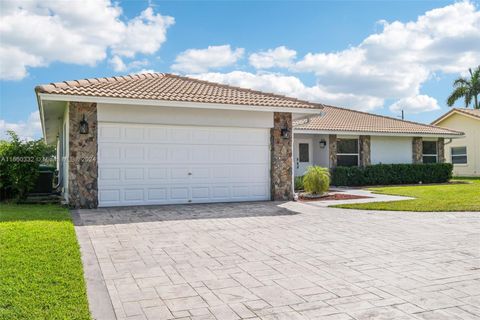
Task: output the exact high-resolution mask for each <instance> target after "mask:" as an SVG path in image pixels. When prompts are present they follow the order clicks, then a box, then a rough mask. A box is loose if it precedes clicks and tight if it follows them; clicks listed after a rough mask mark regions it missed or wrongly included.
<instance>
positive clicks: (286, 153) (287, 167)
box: [270, 112, 293, 201]
mask: <svg viewBox="0 0 480 320" xmlns="http://www.w3.org/2000/svg"><path fill="white" fill-rule="evenodd" d="M284 128H287V129H288V138H286V139H285V138H283V137H282V129H284ZM292 138H293V130H292V114H291V113H283V112H274V114H273V128H272V129H271V130H270V140H271V142H270V144H271V157H270V158H271V167H270V175H271V198H272V200H280V201H286V200H292V199H293V185H292Z"/></svg>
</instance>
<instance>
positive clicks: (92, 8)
mask: <svg viewBox="0 0 480 320" xmlns="http://www.w3.org/2000/svg"><path fill="white" fill-rule="evenodd" d="M1 6H2V8H1V9H2V10H1V12H2V13H1V15H2V22H1V28H0V41H1V45H2V46H1V47H2V49H1V50H0V63H1V64H0V67H1V77H2V80H1V82H0V90H1V91H0V107H1V114H0V119H1V120H0V129H2V130H5V129H10V128H11V129H16V130H17V131H19V132H20V133H21V135H22V136H26V137H39V136H40V132H41V131H40V128H39V123H38V115H37V114H36V110H37V106H36V99H35V94H34V91H33V89H34V87H35V85H38V84H43V83H49V82H56V81H62V80H71V79H81V78H89V77H104V76H113V75H122V74H128V73H135V72H145V71H156V72H174V73H180V74H185V75H191V76H194V77H198V78H202V79H207V80H211V81H219V82H224V83H229V84H233V85H241V86H245V87H250V88H254V89H260V90H264V91H270V92H277V93H281V94H286V95H290V96H295V97H299V98H302V99H307V100H311V101H318V102H324V103H329V104H333V105H338V106H344V107H348V108H354V109H357V110H364V111H369V112H374V113H379V114H385V115H389V116H399V114H400V110H401V109H404V110H405V113H406V118H407V119H408V120H413V121H420V122H430V121H431V120H433V119H434V118H436V117H438V116H439V115H440V114H442V113H444V112H446V111H447V110H448V107H446V103H445V100H446V97H447V95H448V94H449V92H450V91H451V83H452V81H453V79H455V78H456V77H458V76H459V75H461V74H465V72H466V71H467V68H468V67H475V66H476V65H478V64H480V13H479V9H478V4H477V3H476V2H463V1H462V2H452V1H339V2H338V1H337V2H334V1H305V2H303V1H281V2H275V1H259V2H256V1H212V2H208V1H149V2H147V1H143V2H142V1H120V2H118V3H111V2H110V1H107V0H101V1H93V2H88V3H87V4H85V3H83V2H80V1H74V2H71V3H69V7H66V2H60V1H52V2H49V1H31V2H28V3H26V2H15V1H8V2H2V3H1ZM25 21H29V23H24V22H25ZM458 104H459V106H462V103H461V101H459V102H458Z"/></svg>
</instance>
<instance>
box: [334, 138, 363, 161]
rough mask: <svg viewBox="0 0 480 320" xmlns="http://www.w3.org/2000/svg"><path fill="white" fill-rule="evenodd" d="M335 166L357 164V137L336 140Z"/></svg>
mask: <svg viewBox="0 0 480 320" xmlns="http://www.w3.org/2000/svg"><path fill="white" fill-rule="evenodd" d="M337 166H340V167H353V166H358V139H338V140H337Z"/></svg>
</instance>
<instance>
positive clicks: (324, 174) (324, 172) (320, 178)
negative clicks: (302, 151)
mask: <svg viewBox="0 0 480 320" xmlns="http://www.w3.org/2000/svg"><path fill="white" fill-rule="evenodd" d="M329 185H330V172H329V171H328V169H327V168H322V167H318V166H310V167H308V168H307V173H305V175H304V176H303V186H304V188H305V191H306V192H308V193H311V194H322V193H324V192H327V191H328V186H329Z"/></svg>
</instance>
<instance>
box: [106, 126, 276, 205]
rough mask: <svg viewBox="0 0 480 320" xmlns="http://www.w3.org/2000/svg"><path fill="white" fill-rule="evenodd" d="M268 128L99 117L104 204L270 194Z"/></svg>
mask: <svg viewBox="0 0 480 320" xmlns="http://www.w3.org/2000/svg"><path fill="white" fill-rule="evenodd" d="M269 142H270V136H269V129H251V128H219V127H201V126H165V125H150V124H119V123H101V122H100V123H99V134H98V170H99V179H98V190H99V206H104V207H105V206H123V205H144V204H171V203H200V202H226V201H251V200H268V199H270V176H269V168H270V153H269Z"/></svg>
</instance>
